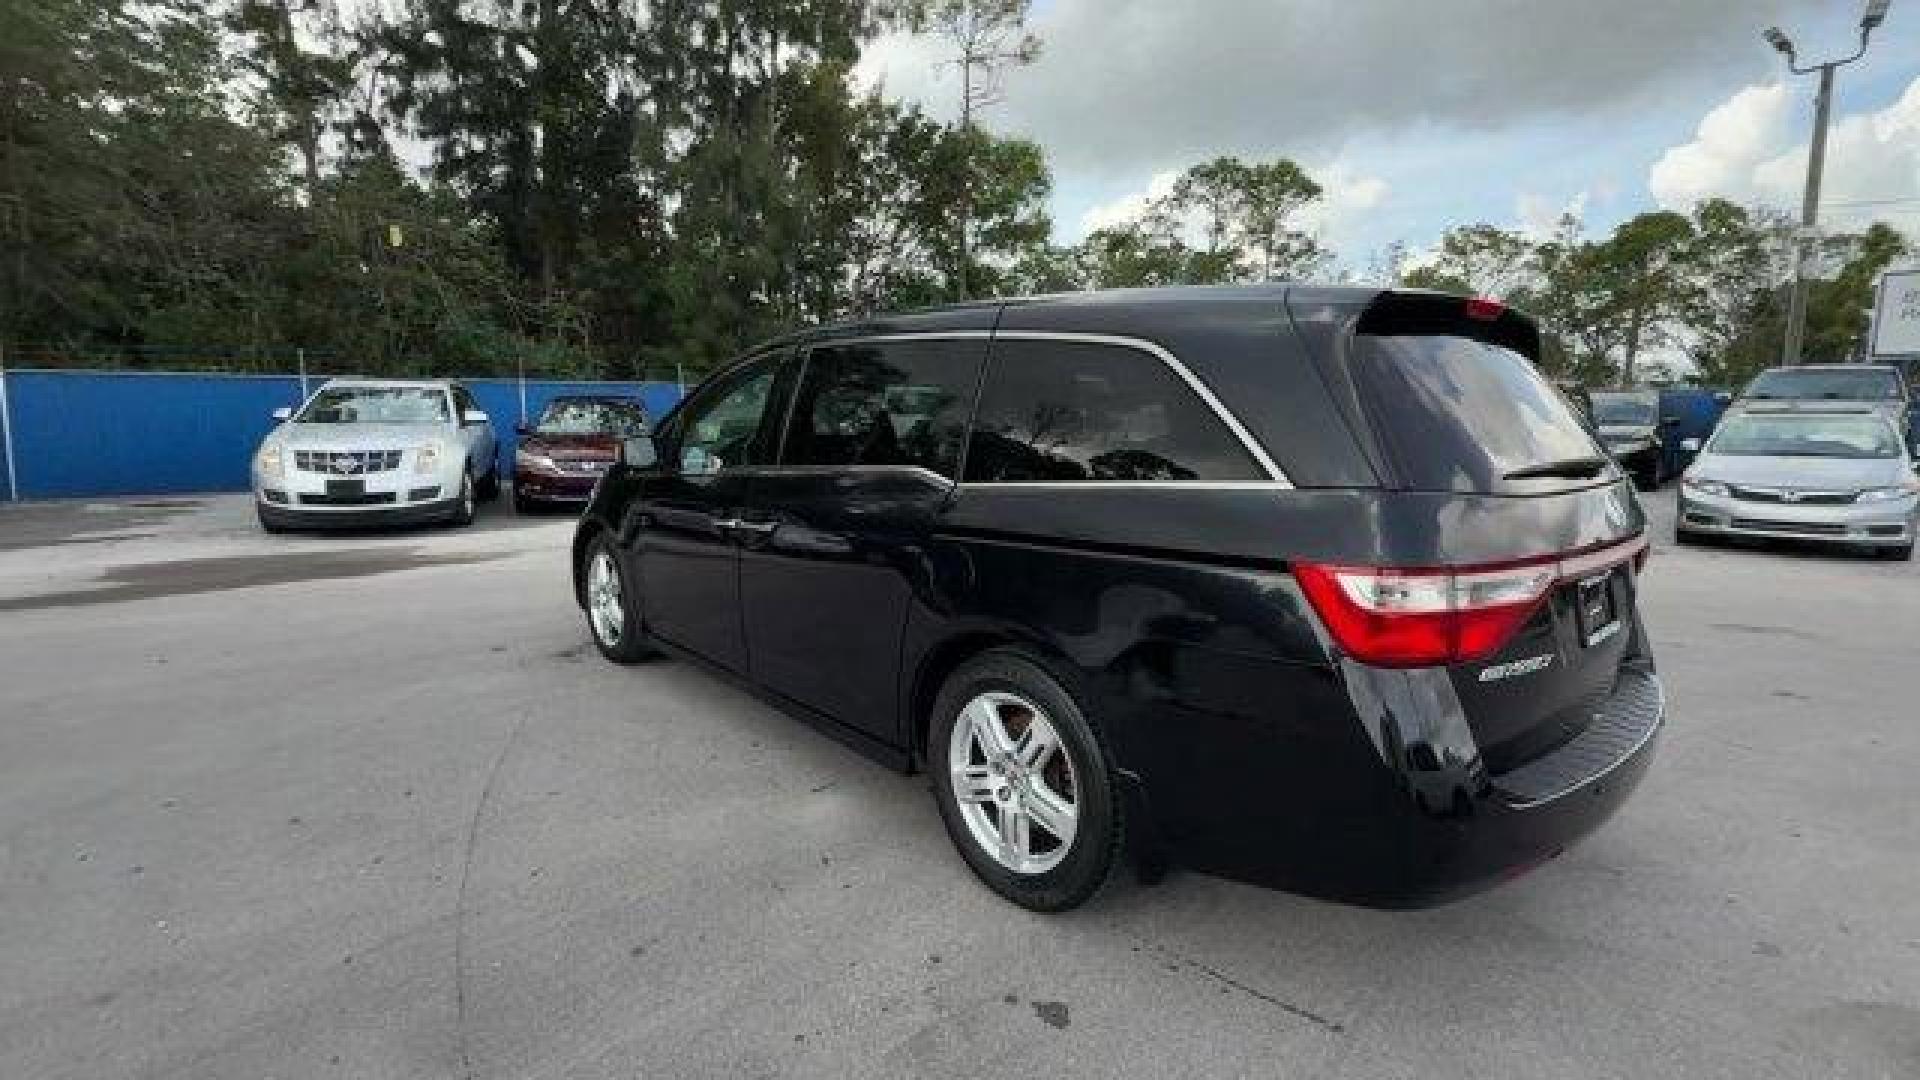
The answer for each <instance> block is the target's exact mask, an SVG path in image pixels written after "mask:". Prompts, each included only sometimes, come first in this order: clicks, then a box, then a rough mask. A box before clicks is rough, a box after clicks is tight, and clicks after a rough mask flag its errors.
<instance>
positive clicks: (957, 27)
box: [908, 0, 1040, 300]
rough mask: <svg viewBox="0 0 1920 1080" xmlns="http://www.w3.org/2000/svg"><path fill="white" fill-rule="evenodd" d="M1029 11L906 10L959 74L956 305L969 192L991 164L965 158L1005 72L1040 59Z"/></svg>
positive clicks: (1014, 1)
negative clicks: (944, 48)
mask: <svg viewBox="0 0 1920 1080" xmlns="http://www.w3.org/2000/svg"><path fill="white" fill-rule="evenodd" d="M1030 7H1031V0H915V2H914V3H912V4H911V5H910V7H909V14H908V22H909V24H910V25H912V26H914V27H915V28H916V29H919V30H921V31H923V32H924V31H931V32H933V33H935V34H937V35H938V36H940V37H941V38H943V39H945V40H946V42H947V44H948V46H949V48H951V50H952V54H951V55H952V64H953V66H954V67H956V68H958V69H959V71H960V123H959V132H960V135H961V137H962V138H961V141H960V143H959V144H958V145H959V147H960V148H961V151H962V158H961V162H960V169H961V177H962V179H961V183H960V189H959V193H958V198H957V200H956V201H955V205H954V207H953V210H954V213H953V218H954V233H955V246H956V248H957V254H956V261H957V263H958V267H959V274H958V279H957V280H956V282H955V285H956V294H957V295H958V296H959V298H960V299H962V300H965V299H967V298H968V297H970V296H972V295H973V280H972V279H973V264H974V255H973V232H974V228H975V225H974V202H975V196H976V191H975V189H976V187H977V186H978V185H979V182H980V181H981V180H983V179H984V177H982V176H981V175H980V171H981V170H982V169H991V168H992V167H993V166H994V164H995V163H993V162H982V161H979V160H977V159H975V158H974V157H972V156H971V154H970V151H971V149H972V148H973V147H975V146H976V145H979V140H978V139H977V137H976V136H977V131H978V128H977V124H978V119H979V112H980V110H981V109H984V108H987V107H988V106H990V105H994V104H997V103H998V102H999V101H1000V100H1001V94H1002V88H1001V83H1000V80H1001V77H1002V74H1003V72H1005V70H1006V69H1007V68H1009V67H1025V66H1026V65H1028V64H1031V63H1033V62H1034V61H1036V60H1038V59H1039V58H1040V39H1039V38H1038V37H1035V36H1034V35H1033V34H1031V33H1028V32H1027V28H1026V25H1027V13H1028V10H1029V9H1030Z"/></svg>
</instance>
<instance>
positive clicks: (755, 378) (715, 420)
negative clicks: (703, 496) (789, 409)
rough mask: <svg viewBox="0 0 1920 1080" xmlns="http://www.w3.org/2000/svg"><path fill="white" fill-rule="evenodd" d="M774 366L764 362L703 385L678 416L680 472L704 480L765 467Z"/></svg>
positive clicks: (676, 437)
mask: <svg viewBox="0 0 1920 1080" xmlns="http://www.w3.org/2000/svg"><path fill="white" fill-rule="evenodd" d="M774 371H775V367H774V365H773V364H772V363H771V362H768V361H761V362H758V363H755V364H752V365H750V366H748V367H746V368H744V369H741V370H739V371H736V372H734V373H733V374H731V375H728V376H726V377H725V378H724V379H723V380H722V381H720V382H717V383H715V384H713V385H711V386H703V387H701V388H700V390H699V391H698V392H697V396H696V397H695V398H694V400H692V401H689V402H688V403H687V407H686V409H685V410H683V411H682V412H681V413H680V414H679V416H678V417H677V420H676V423H675V426H674V431H673V432H672V434H671V436H670V437H671V438H672V439H673V440H674V442H675V443H676V444H677V445H676V446H675V447H674V453H675V454H676V455H677V459H676V460H677V462H678V464H679V466H680V471H681V472H682V473H685V474H687V475H690V476H703V475H708V474H711V473H717V472H722V471H725V470H727V469H740V468H745V467H747V466H750V465H757V464H760V463H761V461H762V460H763V455H762V454H761V451H760V445H761V439H760V418H761V416H762V415H764V414H765V413H766V411H767V398H768V397H769V391H771V390H772V388H773V373H774Z"/></svg>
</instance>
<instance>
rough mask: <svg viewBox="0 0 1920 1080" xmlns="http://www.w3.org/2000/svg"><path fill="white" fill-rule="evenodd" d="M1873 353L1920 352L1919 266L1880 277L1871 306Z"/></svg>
mask: <svg viewBox="0 0 1920 1080" xmlns="http://www.w3.org/2000/svg"><path fill="white" fill-rule="evenodd" d="M1869 351H1870V352H1871V353H1872V354H1873V355H1874V356H1920V270H1903V271H1900V272H1897V273H1890V274H1886V275H1884V276H1882V277H1881V278H1880V298H1879V301H1878V302H1877V303H1875V304H1874V307H1873V348H1872V349H1871V350H1869Z"/></svg>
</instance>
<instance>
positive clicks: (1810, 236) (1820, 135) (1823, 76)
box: [1761, 0, 1893, 367]
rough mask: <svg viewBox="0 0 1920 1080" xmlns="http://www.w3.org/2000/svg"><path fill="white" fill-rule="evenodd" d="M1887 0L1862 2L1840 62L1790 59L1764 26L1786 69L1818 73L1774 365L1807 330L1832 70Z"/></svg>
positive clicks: (1792, 353) (1863, 38) (1796, 351)
mask: <svg viewBox="0 0 1920 1080" xmlns="http://www.w3.org/2000/svg"><path fill="white" fill-rule="evenodd" d="M1892 2H1893V0H1867V7H1866V10H1865V11H1863V12H1862V13H1861V15H1860V47H1859V48H1857V49H1855V50H1854V51H1853V55H1852V56H1849V57H1846V58H1845V59H1843V60H1829V61H1827V62H1826V63H1824V64H1809V65H1807V66H1805V67H1802V66H1801V65H1800V62H1799V60H1798V59H1797V58H1796V57H1795V56H1794V51H1793V41H1792V39H1790V38H1788V37H1787V35H1786V34H1784V33H1782V32H1781V31H1780V28H1779V27H1777V26H1769V27H1767V30H1766V33H1764V34H1762V35H1761V36H1762V37H1764V38H1766V40H1767V44H1769V45H1771V46H1773V48H1774V51H1776V52H1778V53H1779V54H1780V55H1782V56H1784V57H1786V58H1787V70H1789V71H1791V72H1793V73H1794V74H1795V75H1811V74H1813V73H1814V72H1816V71H1817V72H1819V73H1820V93H1819V96H1818V97H1817V98H1815V99H1814V107H1813V145H1812V147H1811V148H1810V149H1809V151H1808V153H1807V187H1806V193H1805V196H1804V197H1803V198H1802V200H1801V205H1800V231H1799V233H1798V235H1796V236H1795V237H1794V251H1793V285H1792V292H1791V293H1790V295H1789V296H1788V299H1787V335H1786V340H1785V342H1783V343H1782V345H1781V349H1780V362H1781V363H1782V364H1785V365H1787V366H1789V367H1790V366H1792V365H1794V364H1798V363H1799V362H1800V348H1801V343H1802V341H1803V339H1804V338H1805V336H1806V326H1807V263H1808V261H1809V260H1810V258H1811V256H1812V254H1813V244H1814V241H1815V239H1816V235H1817V234H1816V233H1815V231H1814V230H1815V225H1816V224H1817V223H1818V221H1819V219H1820V174H1821V172H1822V171H1823V170H1824V169H1825V168H1826V163H1827V117H1828V116H1829V114H1831V112H1832V111H1833V72H1834V69H1835V68H1841V67H1845V66H1846V65H1848V64H1851V63H1853V62H1854V61H1855V60H1858V59H1860V58H1861V57H1862V56H1865V55H1866V52H1867V39H1868V38H1870V37H1872V36H1873V31H1874V29H1875V28H1877V27H1878V26H1879V25H1880V24H1881V23H1883V22H1885V21H1886V19H1887V8H1888V6H1889V5H1891V4H1892Z"/></svg>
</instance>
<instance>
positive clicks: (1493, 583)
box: [1293, 537, 1647, 668]
mask: <svg viewBox="0 0 1920 1080" xmlns="http://www.w3.org/2000/svg"><path fill="white" fill-rule="evenodd" d="M1646 547H1647V541H1646V539H1645V538H1644V537H1638V538H1635V539H1634V540H1631V541H1628V542H1626V543H1624V544H1615V545H1611V546H1609V547H1605V548H1601V549H1599V550H1595V551H1588V552H1581V553H1578V554H1570V555H1565V556H1558V555H1555V556H1547V557H1545V558H1540V559H1528V560H1523V561H1519V562H1512V563H1505V564H1500V565H1496V566H1473V567H1444V568H1439V569H1421V570H1406V569H1398V568H1393V567H1372V566H1336V565H1330V564H1325V563H1305V562H1299V563H1295V564H1294V566H1293V576H1294V578H1295V580H1297V581H1299V582H1300V588H1301V591H1303V592H1305V593H1306V595H1307V600H1308V601H1309V602H1310V603H1312V604H1313V609H1314V611H1316V612H1318V613H1319V615H1320V620H1321V621H1322V622H1324V623H1325V624H1326V626H1327V632H1328V633H1330V634H1331V635H1332V636H1333V640H1334V643H1335V644H1336V645H1338V646H1339V647H1340V649H1341V650H1342V651H1343V652H1345V653H1346V654H1347V655H1348V656H1351V657H1352V658H1353V659H1355V660H1358V661H1359V662H1361V663H1363V664H1371V665H1373V666H1374V667H1391V668H1408V667H1436V666H1440V665H1444V664H1466V663H1473V662H1475V661H1477V660H1484V659H1486V658H1487V657H1489V656H1492V655H1493V654H1494V653H1497V652H1499V651H1500V650H1501V649H1502V648H1504V647H1505V646H1506V644H1507V642H1509V641H1511V640H1513V635H1514V634H1515V633H1517V632H1519V630H1520V628H1521V627H1522V626H1525V625H1526V623H1527V620H1528V619H1529V618H1531V617H1532V616H1533V613H1534V612H1535V611H1536V610H1538V609H1539V607H1540V604H1541V602H1542V601H1544V600H1545V599H1546V597H1547V595H1548V594H1549V593H1551V592H1552V591H1553V587H1554V586H1555V585H1557V584H1559V583H1560V582H1562V581H1565V580H1567V579H1568V578H1571V577H1584V576H1586V575H1588V574H1593V573H1597V572H1600V571H1602V570H1606V569H1610V568H1612V567H1614V566H1618V565H1619V564H1621V563H1623V562H1627V561H1630V560H1637V559H1638V558H1639V556H1640V554H1641V552H1643V551H1644V550H1645V549H1646Z"/></svg>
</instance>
